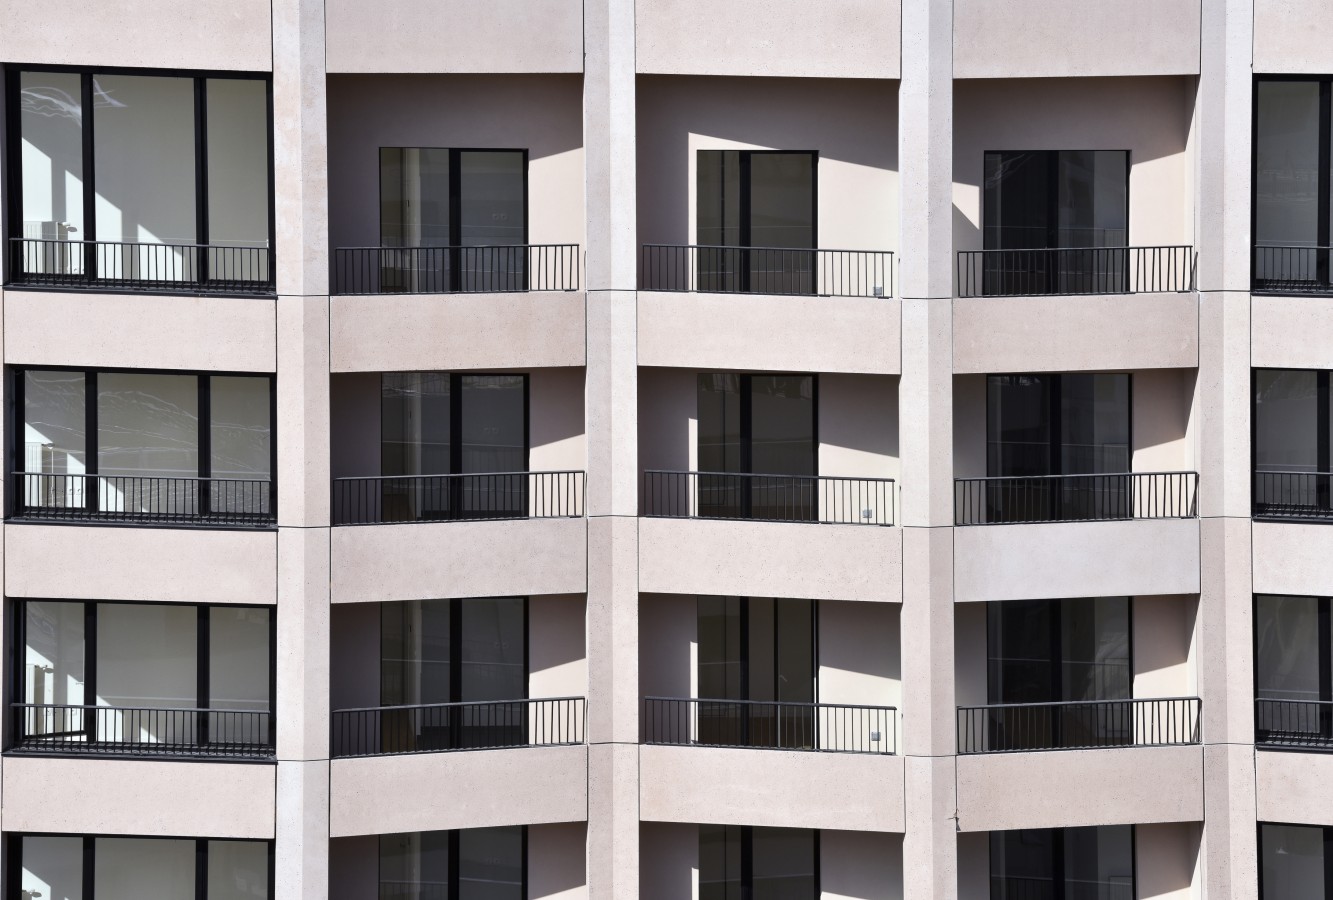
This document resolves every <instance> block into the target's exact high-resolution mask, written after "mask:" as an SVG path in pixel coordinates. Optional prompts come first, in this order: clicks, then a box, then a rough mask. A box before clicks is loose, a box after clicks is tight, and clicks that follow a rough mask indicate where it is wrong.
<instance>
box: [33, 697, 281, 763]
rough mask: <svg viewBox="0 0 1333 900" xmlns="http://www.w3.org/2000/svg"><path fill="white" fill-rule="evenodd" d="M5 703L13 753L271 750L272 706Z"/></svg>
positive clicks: (229, 754)
mask: <svg viewBox="0 0 1333 900" xmlns="http://www.w3.org/2000/svg"><path fill="white" fill-rule="evenodd" d="M9 707H10V710H11V712H12V713H13V714H14V716H15V731H14V735H15V736H14V742H13V745H12V746H11V747H10V748H9V750H8V752H11V753H57V754H70V755H92V756H176V757H186V758H196V757H200V758H202V757H207V758H214V757H225V758H231V759H236V758H243V759H271V758H272V757H273V755H274V746H275V744H274V740H275V732H274V716H273V711H272V710H271V709H236V708H232V707H227V706H212V707H200V706H102V705H96V704H69V703H10V704H9ZM62 714H65V715H62ZM66 716H67V717H68V718H66ZM58 719H59V720H60V721H59V722H57V720H58ZM145 732H148V737H147V738H145V736H144V733H145Z"/></svg>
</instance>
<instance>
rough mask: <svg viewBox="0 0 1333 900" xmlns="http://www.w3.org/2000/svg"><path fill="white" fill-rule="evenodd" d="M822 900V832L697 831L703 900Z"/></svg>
mask: <svg viewBox="0 0 1333 900" xmlns="http://www.w3.org/2000/svg"><path fill="white" fill-rule="evenodd" d="M818 897H819V832H818V831H812V830H810V829H807V828H753V827H751V826H748V825H700V826H699V900H818Z"/></svg>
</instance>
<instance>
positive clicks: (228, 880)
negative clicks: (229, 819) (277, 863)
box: [208, 841, 268, 900]
mask: <svg viewBox="0 0 1333 900" xmlns="http://www.w3.org/2000/svg"><path fill="white" fill-rule="evenodd" d="M208 900H268V844H266V843H264V842H263V841H209V842H208Z"/></svg>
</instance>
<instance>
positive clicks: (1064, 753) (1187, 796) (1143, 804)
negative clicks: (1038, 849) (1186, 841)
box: [958, 746, 1203, 831]
mask: <svg viewBox="0 0 1333 900" xmlns="http://www.w3.org/2000/svg"><path fill="white" fill-rule="evenodd" d="M1202 818H1203V749H1202V748H1201V747H1197V746H1194V747H1128V748H1121V749H1107V750H1061V751H1055V752H1046V753H981V754H974V755H969V756H960V757H958V827H959V829H961V830H963V831H1007V830H1010V829H1013V828H1073V827H1076V826H1081V825H1108V824H1115V823H1125V824H1129V823H1136V822H1139V823H1141V822H1194V821H1199V820H1201V819H1202Z"/></svg>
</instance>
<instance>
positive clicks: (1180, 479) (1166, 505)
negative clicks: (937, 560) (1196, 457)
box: [954, 472, 1199, 525]
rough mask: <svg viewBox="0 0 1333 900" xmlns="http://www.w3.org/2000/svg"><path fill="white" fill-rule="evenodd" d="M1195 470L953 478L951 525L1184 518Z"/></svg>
mask: <svg viewBox="0 0 1333 900" xmlns="http://www.w3.org/2000/svg"><path fill="white" fill-rule="evenodd" d="M1198 492H1199V473H1197V472H1118V473H1112V474H1105V475H1032V476H1023V477H999V478H955V479H954V513H955V519H954V524H956V525H999V524H1004V523H1015V522H1099V521H1113V520H1117V519H1188V518H1194V517H1195V516H1197V515H1198V514H1199V512H1198Z"/></svg>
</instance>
